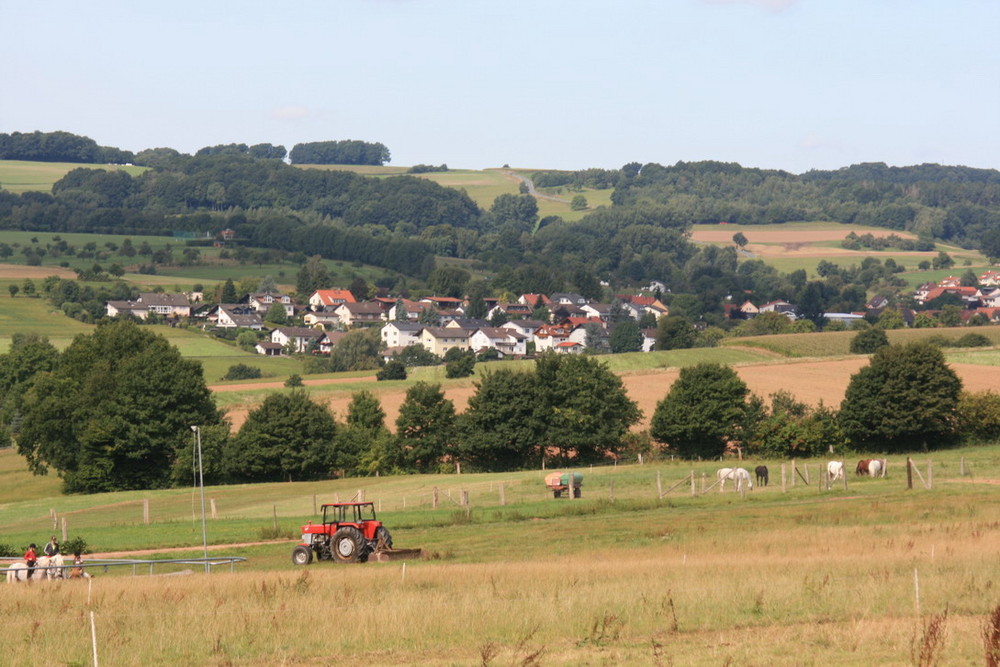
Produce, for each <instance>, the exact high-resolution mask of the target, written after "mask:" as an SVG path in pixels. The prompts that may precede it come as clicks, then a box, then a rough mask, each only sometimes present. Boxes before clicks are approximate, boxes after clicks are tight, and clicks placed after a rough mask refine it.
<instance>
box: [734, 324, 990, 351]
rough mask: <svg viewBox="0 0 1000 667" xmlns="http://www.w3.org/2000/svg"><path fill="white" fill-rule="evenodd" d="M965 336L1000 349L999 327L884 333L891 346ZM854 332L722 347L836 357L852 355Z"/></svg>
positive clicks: (758, 340)
mask: <svg viewBox="0 0 1000 667" xmlns="http://www.w3.org/2000/svg"><path fill="white" fill-rule="evenodd" d="M968 333H978V334H981V335H983V336H986V337H987V338H989V339H990V340H991V341H992V342H993V345H994V346H1000V328H998V327H974V328H971V329H970V328H968V327H955V328H945V329H937V328H934V329H894V330H890V331H887V332H886V335H887V336H888V337H889V342H890V343H908V342H912V341H917V340H922V339H925V338H930V337H939V336H943V337H944V338H946V339H950V340H956V339H958V338H960V337H962V336H964V335H965V334H968ZM856 335H857V332H856V331H824V332H820V333H812V334H805V335H803V334H777V335H773V336H749V337H746V338H726V339H724V340H723V341H722V343H721V344H722V345H723V346H724V347H732V346H735V347H751V348H760V349H762V350H769V351H771V352H774V353H776V354H780V355H782V356H786V357H795V358H799V357H836V356H843V355H848V354H850V353H851V339H852V338H854V336H856ZM945 353H946V354H947V355H948V358H949V359H951V358H952V357H953V355H956V354H963V353H964V354H976V353H975V352H969V351H966V350H961V351H960V350H957V349H955V348H947V349H946V350H945Z"/></svg>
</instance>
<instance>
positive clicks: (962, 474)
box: [958, 456, 965, 477]
mask: <svg viewBox="0 0 1000 667" xmlns="http://www.w3.org/2000/svg"><path fill="white" fill-rule="evenodd" d="M958 476H959V477H965V457H964V456H963V457H962V458H961V459H960V460H959V462H958Z"/></svg>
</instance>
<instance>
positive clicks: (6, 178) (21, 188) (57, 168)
mask: <svg viewBox="0 0 1000 667" xmlns="http://www.w3.org/2000/svg"><path fill="white" fill-rule="evenodd" d="M81 168H82V169H108V170H112V169H114V170H121V171H126V172H128V173H129V174H131V175H132V176H138V175H139V174H141V173H142V172H144V171H146V167H135V166H125V165H111V164H79V163H74V162H28V161H22V160H0V187H2V188H3V189H4V190H10V191H11V192H16V193H21V192H28V191H39V192H51V191H52V186H53V184H55V182H56V181H58V180H59V179H60V178H62V177H63V176H65V175H66V174H68V173H69V172H70V171H72V170H74V169H81Z"/></svg>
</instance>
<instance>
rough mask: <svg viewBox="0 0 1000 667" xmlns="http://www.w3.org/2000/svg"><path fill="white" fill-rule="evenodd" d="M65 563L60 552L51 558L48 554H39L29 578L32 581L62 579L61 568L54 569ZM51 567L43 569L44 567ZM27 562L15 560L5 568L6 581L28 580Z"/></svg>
mask: <svg viewBox="0 0 1000 667" xmlns="http://www.w3.org/2000/svg"><path fill="white" fill-rule="evenodd" d="M65 564H66V561H65V560H64V559H63V557H62V554H56V555H55V556H52V557H51V558H50V557H48V556H40V557H39V558H38V560H37V561H35V570H34V571H33V572H31V579H32V580H33V581H41V580H43V579H62V578H63V570H62V569H56V568H62V567H64V566H65ZM50 567H51V568H52V569H45V568H50ZM28 572H29V570H28V564H27V563H25V562H24V561H23V560H21V561H16V562H15V563H13V564H11V566H10V567H8V568H7V583H14V582H16V581H27V580H28Z"/></svg>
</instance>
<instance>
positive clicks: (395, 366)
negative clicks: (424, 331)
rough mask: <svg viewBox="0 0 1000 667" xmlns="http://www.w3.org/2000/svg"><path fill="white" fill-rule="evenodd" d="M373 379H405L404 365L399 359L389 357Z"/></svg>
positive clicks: (379, 380)
mask: <svg viewBox="0 0 1000 667" xmlns="http://www.w3.org/2000/svg"><path fill="white" fill-rule="evenodd" d="M421 347H423V346H421ZM425 349H426V348H425ZM435 358H436V357H435ZM375 379H376V380H377V381H378V382H381V381H383V380H405V379H406V365H405V364H404V363H403V362H402V361H400V360H399V359H390V360H389V361H387V362H385V366H383V367H382V368H380V369H379V372H378V373H376V374H375Z"/></svg>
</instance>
